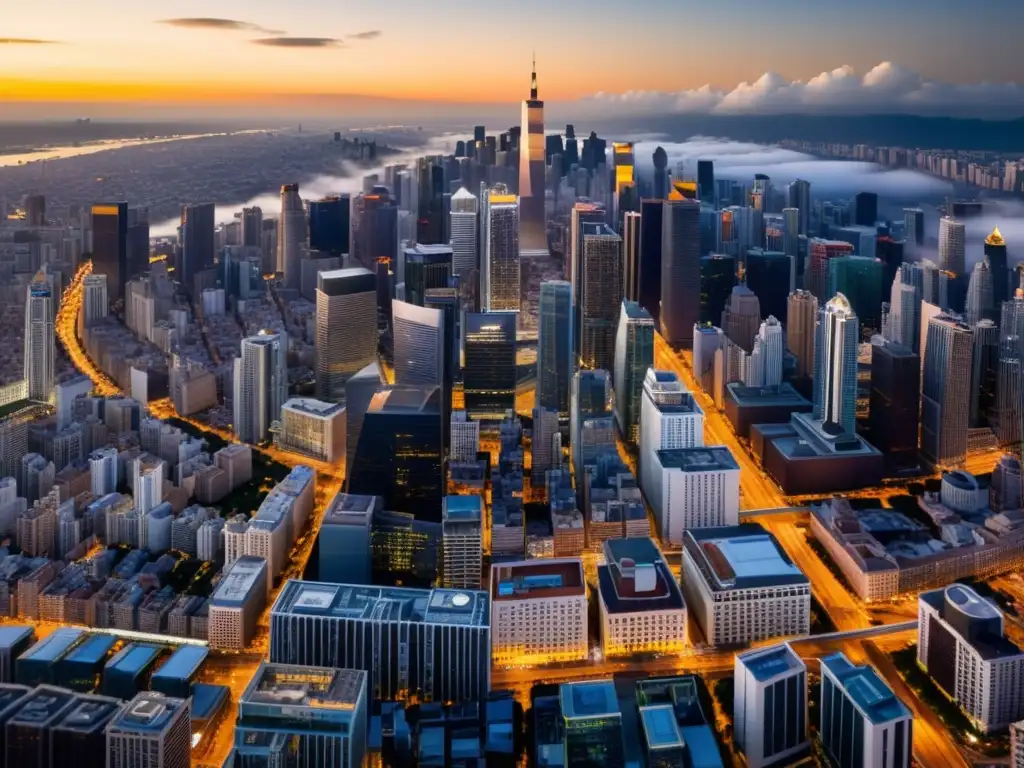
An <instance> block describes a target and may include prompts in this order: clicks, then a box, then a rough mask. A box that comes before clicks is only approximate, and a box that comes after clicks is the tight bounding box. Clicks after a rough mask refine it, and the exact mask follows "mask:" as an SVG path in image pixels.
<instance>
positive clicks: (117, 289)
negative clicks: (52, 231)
mask: <svg viewBox="0 0 1024 768" xmlns="http://www.w3.org/2000/svg"><path fill="white" fill-rule="evenodd" d="M92 271H93V274H95V275H106V276H107V296H108V297H109V299H110V303H111V304H113V303H115V302H116V301H117V300H118V299H121V298H124V284H125V283H126V282H127V281H128V203H98V204H96V205H94V206H93V207H92Z"/></svg>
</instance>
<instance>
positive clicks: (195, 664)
mask: <svg viewBox="0 0 1024 768" xmlns="http://www.w3.org/2000/svg"><path fill="white" fill-rule="evenodd" d="M209 653H210V651H209V649H207V648H205V647H203V646H201V645H183V646H181V647H180V648H178V650H176V651H175V652H174V653H172V654H171V657H170V658H169V659H168V660H167V661H166V662H165V663H164V665H163V666H162V667H160V669H158V670H157V671H156V672H155V673H154V675H153V677H154V678H162V677H166V678H173V679H175V680H188V679H191V678H192V677H193V676H194V675H195V674H196V673H197V672H198V671H199V668H200V667H201V666H202V665H203V662H204V661H206V657H207V656H208V655H209Z"/></svg>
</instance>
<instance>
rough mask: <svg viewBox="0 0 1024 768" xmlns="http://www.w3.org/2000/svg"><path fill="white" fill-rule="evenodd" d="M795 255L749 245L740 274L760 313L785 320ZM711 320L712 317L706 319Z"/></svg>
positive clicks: (782, 321) (781, 320)
mask: <svg viewBox="0 0 1024 768" xmlns="http://www.w3.org/2000/svg"><path fill="white" fill-rule="evenodd" d="M794 263H795V257H793V256H790V255H789V254H786V253H780V252H778V251H765V250H763V249H761V248H751V249H750V250H749V251H747V258H746V265H745V266H746V268H745V270H744V277H745V278H746V281H747V287H748V288H749V289H750V290H752V291H753V292H754V293H755V294H756V295H757V300H758V302H759V303H760V305H761V316H762V317H767V316H768V315H775V317H777V318H778V319H779V321H780V322H781V323H783V324H784V323H785V322H786V314H787V311H788V306H787V299H788V297H789V294H790V292H791V291H792V290H793V283H794V282H795V280H794V269H793V267H794ZM710 319H711V321H712V322H714V320H715V318H714V317H712V318H710Z"/></svg>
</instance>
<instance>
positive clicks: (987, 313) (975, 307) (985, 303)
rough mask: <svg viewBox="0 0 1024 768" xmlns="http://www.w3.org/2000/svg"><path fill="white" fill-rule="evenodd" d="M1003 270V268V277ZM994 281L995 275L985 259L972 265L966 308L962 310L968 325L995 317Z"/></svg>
mask: <svg viewBox="0 0 1024 768" xmlns="http://www.w3.org/2000/svg"><path fill="white" fill-rule="evenodd" d="M1005 272H1006V270H1005V269H1003V273H1004V277H1005ZM994 283H995V275H994V274H993V270H992V268H991V266H990V265H989V263H988V262H987V261H985V260H984V259H983V260H982V261H979V262H978V263H977V264H975V265H974V269H973V270H971V281H970V283H968V285H967V308H966V309H965V311H964V320H965V321H966V322H967V324H968V325H974V324H975V323H978V322H980V321H981V320H994V319H995V317H996V312H995V307H996V304H995V301H994V295H995V291H994Z"/></svg>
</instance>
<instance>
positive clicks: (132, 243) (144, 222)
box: [125, 208, 149, 282]
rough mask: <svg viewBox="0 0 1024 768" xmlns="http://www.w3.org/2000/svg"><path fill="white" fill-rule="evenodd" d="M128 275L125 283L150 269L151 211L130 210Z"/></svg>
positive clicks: (144, 209) (143, 209)
mask: <svg viewBox="0 0 1024 768" xmlns="http://www.w3.org/2000/svg"><path fill="white" fill-rule="evenodd" d="M127 237H128V257H127V258H128V273H127V274H126V275H125V282H127V281H128V280H133V279H135V278H136V277H138V276H139V275H141V274H142V273H143V272H145V271H146V270H148V269H149V209H148V208H129V209H128V235H127Z"/></svg>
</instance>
